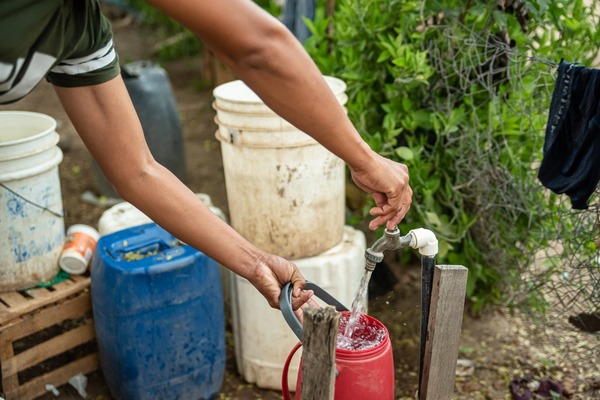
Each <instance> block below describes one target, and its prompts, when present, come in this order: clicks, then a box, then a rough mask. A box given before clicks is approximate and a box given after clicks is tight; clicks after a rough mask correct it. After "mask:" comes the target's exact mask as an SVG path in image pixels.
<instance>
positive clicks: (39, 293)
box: [25, 287, 52, 299]
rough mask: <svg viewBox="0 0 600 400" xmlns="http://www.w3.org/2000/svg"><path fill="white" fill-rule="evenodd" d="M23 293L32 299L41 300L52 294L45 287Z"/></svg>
mask: <svg viewBox="0 0 600 400" xmlns="http://www.w3.org/2000/svg"><path fill="white" fill-rule="evenodd" d="M25 293H26V294H27V295H28V296H31V297H33V298H34V299H41V298H43V297H46V296H49V295H50V294H52V292H51V291H49V290H48V289H47V288H45V287H38V288H33V289H27V290H25Z"/></svg>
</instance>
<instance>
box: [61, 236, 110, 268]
mask: <svg viewBox="0 0 600 400" xmlns="http://www.w3.org/2000/svg"><path fill="white" fill-rule="evenodd" d="M99 236H100V235H99V234H98V231H97V230H95V229H94V228H92V227H91V226H89V225H82V224H77V225H72V226H70V227H69V229H67V238H66V241H65V246H64V247H63V251H62V254H61V255H60V259H59V260H58V264H59V265H60V268H62V270H63V271H66V272H68V273H69V274H74V275H81V274H83V273H85V271H87V268H88V264H89V263H90V260H91V259H92V255H93V254H94V250H95V249H96V243H97V242H98V238H99Z"/></svg>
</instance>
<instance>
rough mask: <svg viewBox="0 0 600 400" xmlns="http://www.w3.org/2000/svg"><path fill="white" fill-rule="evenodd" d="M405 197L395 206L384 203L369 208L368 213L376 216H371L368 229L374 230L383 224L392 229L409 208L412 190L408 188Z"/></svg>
mask: <svg viewBox="0 0 600 400" xmlns="http://www.w3.org/2000/svg"><path fill="white" fill-rule="evenodd" d="M405 197H408V198H407V199H406V200H404V201H401V202H400V204H399V205H398V206H397V207H396V208H394V207H393V206H391V205H389V204H385V205H383V206H382V207H373V208H371V209H370V210H369V214H371V215H373V216H376V218H373V219H372V220H371V221H370V222H369V229H371V230H375V229H377V228H379V227H380V226H381V225H383V224H385V225H386V228H387V229H393V228H394V227H395V226H397V225H398V224H399V223H400V221H402V219H403V218H404V217H405V216H406V213H407V212H408V210H409V209H410V204H411V198H412V190H410V189H409V192H408V196H405Z"/></svg>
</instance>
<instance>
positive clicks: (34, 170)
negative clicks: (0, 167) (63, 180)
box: [0, 146, 63, 182]
mask: <svg viewBox="0 0 600 400" xmlns="http://www.w3.org/2000/svg"><path fill="white" fill-rule="evenodd" d="M62 160H63V152H62V150H60V148H58V147H57V146H55V147H54V156H53V157H52V158H51V159H49V160H47V161H45V162H43V163H41V164H37V165H34V166H33V167H30V168H25V169H22V170H19V171H13V172H8V173H5V174H0V182H10V181H16V180H18V179H23V178H27V177H30V176H35V175H39V174H41V173H43V172H46V171H48V170H50V169H52V168H55V167H56V168H58V165H59V164H60V163H61V161H62Z"/></svg>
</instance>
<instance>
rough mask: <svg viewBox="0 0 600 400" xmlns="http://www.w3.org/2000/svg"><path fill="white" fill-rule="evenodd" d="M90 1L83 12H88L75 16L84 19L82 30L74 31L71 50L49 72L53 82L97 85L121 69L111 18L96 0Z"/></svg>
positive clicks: (49, 78) (67, 85) (73, 85)
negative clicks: (105, 14) (109, 19)
mask: <svg viewBox="0 0 600 400" xmlns="http://www.w3.org/2000/svg"><path fill="white" fill-rule="evenodd" d="M84 3H88V2H84ZM88 4H92V6H91V7H88V8H87V9H86V10H85V11H84V12H82V14H85V15H76V16H75V17H76V18H77V19H78V22H81V21H82V20H83V21H84V27H83V29H82V31H79V32H75V33H74V34H73V36H74V37H73V38H72V43H73V44H72V45H71V49H69V50H70V51H69V52H68V54H67V55H66V56H65V57H64V58H63V59H62V60H60V61H59V62H58V63H57V64H56V65H55V66H54V67H53V68H52V69H51V70H50V71H49V72H48V74H47V75H46V80H48V82H50V83H52V84H54V85H57V86H63V87H78V86H88V85H97V84H100V83H104V82H107V81H109V80H111V79H113V78H115V77H116V76H117V75H119V73H120V71H121V70H120V67H119V57H118V55H117V52H116V51H115V48H114V45H113V39H112V30H111V26H110V22H109V21H108V19H106V17H104V15H102V12H101V10H100V8H99V7H95V5H97V3H95V2H89V3H88ZM65 39H66V40H67V41H68V40H69V38H65ZM67 47H68V45H67Z"/></svg>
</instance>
